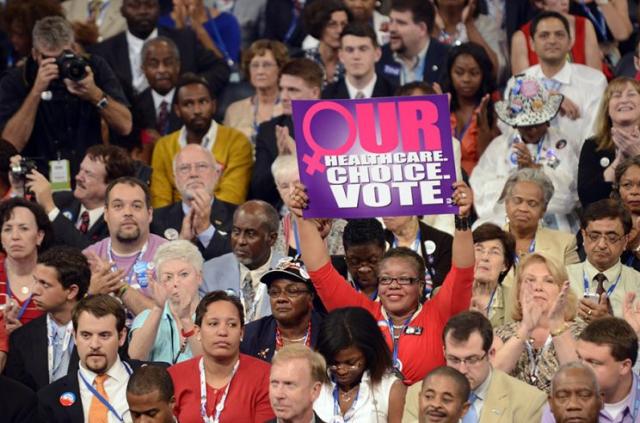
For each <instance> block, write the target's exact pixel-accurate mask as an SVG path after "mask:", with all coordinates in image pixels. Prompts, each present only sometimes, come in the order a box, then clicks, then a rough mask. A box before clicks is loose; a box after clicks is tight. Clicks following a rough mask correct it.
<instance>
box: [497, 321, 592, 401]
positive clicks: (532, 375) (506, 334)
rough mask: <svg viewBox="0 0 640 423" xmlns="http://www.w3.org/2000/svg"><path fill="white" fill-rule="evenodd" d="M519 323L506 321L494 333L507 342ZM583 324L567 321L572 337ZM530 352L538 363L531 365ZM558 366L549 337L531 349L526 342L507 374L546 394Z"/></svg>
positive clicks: (576, 335) (549, 389) (580, 330)
mask: <svg viewBox="0 0 640 423" xmlns="http://www.w3.org/2000/svg"><path fill="white" fill-rule="evenodd" d="M519 324H520V322H511V323H507V324H506V325H503V326H500V327H499V328H497V329H496V331H495V333H496V335H497V336H498V337H500V339H501V340H502V342H507V341H508V340H509V339H511V338H512V337H513V336H514V335H515V334H516V332H517V331H518V326H519ZM585 326H586V323H584V322H583V321H581V320H574V321H572V322H569V330H570V331H571V334H572V335H573V337H574V338H578V335H580V333H581V332H582V330H583V329H584V328H585ZM530 352H531V354H532V355H533V358H534V363H535V362H537V363H538V364H537V365H533V366H532V363H531V357H530ZM559 367H560V363H559V362H558V358H557V357H556V350H555V348H554V346H553V342H551V338H549V339H548V342H547V343H545V345H544V346H543V347H542V348H538V349H533V350H532V351H531V350H529V343H527V345H525V348H524V351H522V354H521V355H520V358H519V359H518V362H517V363H516V366H515V368H514V369H513V370H512V371H511V373H509V374H510V375H511V376H513V377H515V378H516V379H520V380H521V381H523V382H526V383H528V384H529V385H532V386H535V387H536V388H538V389H540V390H541V391H543V392H546V393H547V394H548V393H549V392H550V391H551V379H553V375H554V374H555V373H556V371H557V370H558V368H559ZM534 369H535V370H534Z"/></svg>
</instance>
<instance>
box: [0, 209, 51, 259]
mask: <svg viewBox="0 0 640 423" xmlns="http://www.w3.org/2000/svg"><path fill="white" fill-rule="evenodd" d="M16 207H24V208H25V209H29V211H30V212H31V213H32V214H33V216H34V217H35V219H36V226H37V227H38V230H39V231H42V232H43V233H44V237H43V238H42V242H41V243H40V246H39V247H38V252H39V253H41V252H43V251H45V250H47V249H48V248H49V247H50V246H51V245H53V240H54V234H53V226H52V225H51V221H50V220H49V216H47V213H46V212H45V211H44V209H43V208H42V206H41V205H40V204H38V203H34V202H33V201H28V200H25V199H24V198H21V197H14V198H10V199H8V200H4V201H0V227H1V226H2V225H4V224H5V223H6V222H7V221H8V220H9V219H11V216H13V209H15V208H16ZM0 251H2V252H3V253H4V252H5V249H4V247H3V246H2V243H0Z"/></svg>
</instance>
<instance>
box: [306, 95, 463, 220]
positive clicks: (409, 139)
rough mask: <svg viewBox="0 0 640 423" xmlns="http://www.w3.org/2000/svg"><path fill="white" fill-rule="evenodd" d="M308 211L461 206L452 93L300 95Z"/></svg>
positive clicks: (343, 213) (383, 212)
mask: <svg viewBox="0 0 640 423" xmlns="http://www.w3.org/2000/svg"><path fill="white" fill-rule="evenodd" d="M293 123H294V127H295V140H296V145H297V154H298V165H299V168H300V180H301V181H302V183H303V184H304V185H305V186H306V187H307V191H308V194H309V208H308V209H307V210H305V213H304V215H305V217H342V218H363V217H382V216H412V215H426V214H448V213H457V211H458V208H457V206H455V205H453V204H452V202H451V195H452V194H453V188H452V186H451V185H452V184H453V182H454V181H455V180H456V172H455V161H454V156H453V146H452V140H451V123H450V116H449V104H448V100H447V96H444V95H434V96H421V97H397V98H395V97H394V98H374V99H362V100H297V101H293Z"/></svg>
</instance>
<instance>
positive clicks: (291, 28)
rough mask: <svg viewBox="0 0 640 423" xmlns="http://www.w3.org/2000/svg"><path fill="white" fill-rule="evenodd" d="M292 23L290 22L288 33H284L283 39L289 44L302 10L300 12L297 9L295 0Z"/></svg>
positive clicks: (292, 6) (292, 8)
mask: <svg viewBox="0 0 640 423" xmlns="http://www.w3.org/2000/svg"><path fill="white" fill-rule="evenodd" d="M291 3H292V5H291V23H290V24H289V29H287V32H286V34H284V39H283V40H282V42H283V43H285V44H289V41H291V37H293V33H294V32H295V30H296V27H297V26H298V18H299V16H298V15H299V14H300V12H298V9H296V2H295V0H294V1H292V2H291Z"/></svg>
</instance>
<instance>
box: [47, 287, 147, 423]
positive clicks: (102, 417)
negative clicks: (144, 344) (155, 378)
mask: <svg viewBox="0 0 640 423" xmlns="http://www.w3.org/2000/svg"><path fill="white" fill-rule="evenodd" d="M125 320H126V316H125V311H124V309H123V308H122V306H121V305H120V302H119V301H118V300H117V299H115V298H113V297H112V296H110V295H94V296H89V297H85V298H83V299H82V300H81V301H80V302H79V303H78V304H77V305H76V307H75V308H74V310H73V317H72V322H73V334H74V338H75V343H76V348H77V350H78V355H79V356H80V366H79V368H78V370H77V371H74V372H70V373H69V374H68V375H67V376H65V377H63V378H62V379H60V380H58V381H56V382H54V383H52V384H51V385H48V386H46V387H44V388H42V389H41V390H40V391H39V392H38V416H39V417H40V421H43V422H45V421H46V422H86V423H89V422H91V423H93V422H109V421H124V422H131V421H132V419H131V415H130V412H129V405H128V403H127V396H126V390H127V383H128V381H129V377H130V376H131V373H132V372H133V370H134V369H136V368H138V367H140V364H141V363H140V362H134V361H130V362H124V361H122V360H120V357H119V356H118V348H119V347H121V346H122V345H123V344H124V342H125V340H126V333H127V332H126V328H125Z"/></svg>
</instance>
